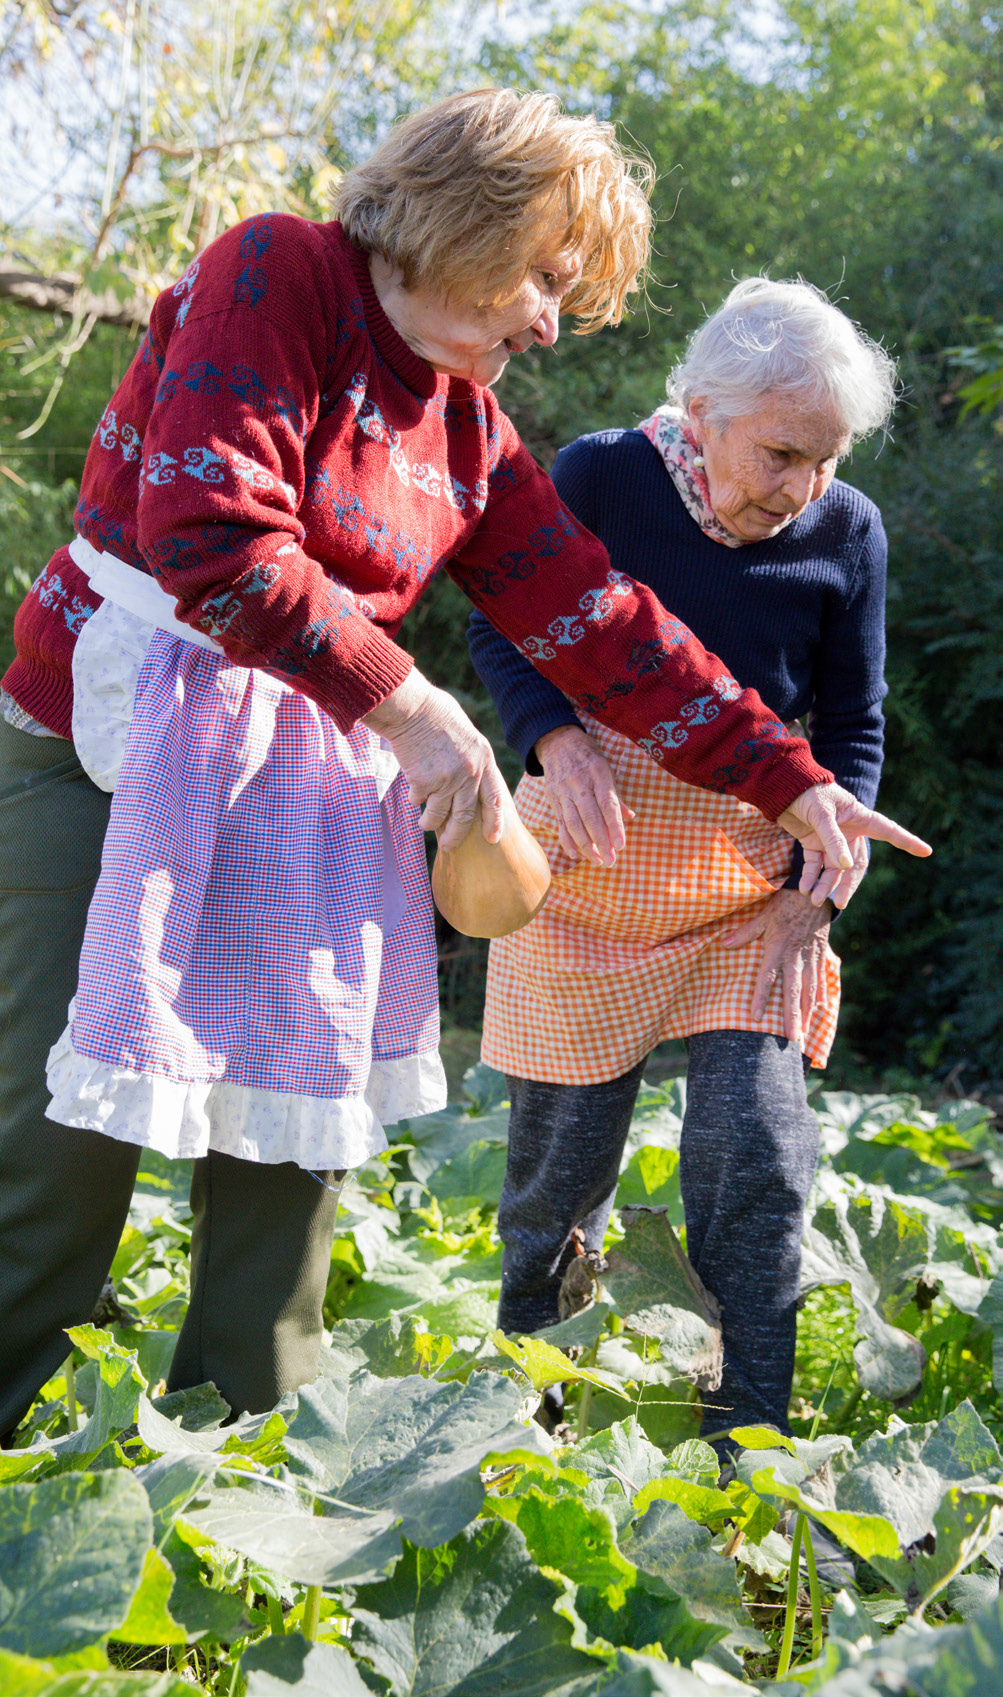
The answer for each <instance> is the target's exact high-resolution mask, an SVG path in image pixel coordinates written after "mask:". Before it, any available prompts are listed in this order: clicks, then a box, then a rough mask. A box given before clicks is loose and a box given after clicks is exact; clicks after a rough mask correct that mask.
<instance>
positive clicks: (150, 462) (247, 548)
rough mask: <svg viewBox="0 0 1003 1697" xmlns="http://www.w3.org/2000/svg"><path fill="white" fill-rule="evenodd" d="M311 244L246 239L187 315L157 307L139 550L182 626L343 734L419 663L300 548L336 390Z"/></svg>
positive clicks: (203, 263) (247, 233)
mask: <svg viewBox="0 0 1003 1697" xmlns="http://www.w3.org/2000/svg"><path fill="white" fill-rule="evenodd" d="M308 243H309V237H308V235H306V234H303V233H302V232H301V230H300V223H299V220H292V219H283V218H278V219H275V220H265V219H260V220H256V221H253V222H251V223H250V224H246V225H241V226H238V227H237V228H236V229H235V230H233V231H231V232H229V233H228V235H227V236H225V237H223V238H221V239H220V241H218V242H216V243H214V244H213V245H212V247H210V248H209V249H207V250H206V253H205V254H204V255H202V256H201V259H200V262H199V266H198V268H197V275H194V270H195V268H190V269H189V272H188V273H186V278H185V279H182V283H181V284H179V285H178V286H177V288H176V289H175V290H174V291H173V293H174V295H177V294H178V290H179V289H182V287H183V286H185V287H186V288H187V293H186V295H185V298H184V301H183V303H182V305H181V308H180V310H178V307H177V302H176V301H175V302H174V303H173V304H172V303H171V301H170V297H164V296H162V297H161V300H160V302H158V307H160V308H161V315H162V316H161V325H160V326H158V325H157V323H156V315H155V321H154V330H155V331H156V330H157V329H158V328H159V329H160V330H161V331H162V335H161V346H162V353H163V362H164V363H163V367H162V370H161V373H160V380H159V384H158V387H157V392H156V400H155V403H154V406H153V409H152V412H151V414H150V418H149V422H148V425H147V428H146V432H145V435H144V440H143V465H144V475H143V479H142V482H141V485H140V496H139V509H138V540H139V547H140V550H141V552H142V554H143V557H144V558H145V560H146V562H147V564H148V565H149V568H150V571H151V572H152V574H153V576H154V577H156V578H157V579H158V581H159V582H160V583H161V584H162V585H163V587H164V588H165V589H166V590H168V592H169V593H170V594H171V595H173V596H174V597H175V598H176V601H177V610H178V617H179V618H181V619H184V620H185V621H186V622H187V623H189V624H191V625H192V626H193V627H194V628H195V629H197V630H201V631H204V632H205V633H206V634H208V635H210V636H213V637H214V638H216V640H217V641H218V642H219V643H220V644H221V646H222V648H223V650H224V652H225V653H226V654H227V656H228V657H229V658H230V659H231V660H233V661H234V662H236V663H237V664H239V665H243V666H259V667H263V668H267V669H268V670H270V671H272V672H274V673H275V674H277V675H278V676H279V677H281V678H283V679H285V680H287V681H288V682H290V683H292V684H293V685H294V686H295V688H297V689H298V690H300V691H301V692H302V693H303V694H305V695H308V696H311V697H312V698H313V699H314V700H315V701H317V702H318V703H319V705H320V706H321V707H323V708H324V709H325V710H326V712H328V713H329V714H330V715H331V717H332V718H333V719H334V721H335V723H336V724H337V725H338V726H339V728H340V729H341V730H343V731H344V730H348V729H349V727H350V726H351V725H353V724H354V723H355V722H356V720H357V719H359V718H360V717H361V715H362V714H363V713H366V712H368V711H369V709H370V708H372V707H374V706H375V705H376V704H377V702H379V701H382V700H383V699H384V697H385V696H387V695H388V694H390V692H391V691H392V690H394V689H395V688H396V687H397V685H398V684H400V683H401V682H402V681H403V679H404V678H405V677H406V676H407V674H408V672H409V671H410V669H411V666H412V661H411V659H410V657H409V656H408V655H407V654H406V653H405V652H404V651H403V649H401V648H399V647H398V646H397V645H396V644H395V643H394V642H392V641H391V640H390V638H389V637H387V636H386V634H385V633H384V632H383V631H381V630H380V629H379V628H378V627H377V626H376V625H374V624H373V623H372V622H371V621H370V620H369V619H367V618H366V617H365V616H364V615H363V614H362V613H361V612H360V611H359V610H358V608H357V607H356V605H355V603H354V600H353V598H352V596H351V594H350V593H349V592H348V591H347V590H345V589H344V588H343V587H342V586H341V585H339V584H338V583H336V582H334V581H333V580H332V579H331V578H329V577H328V576H327V574H326V573H325V572H324V570H323V567H322V566H321V565H320V563H319V561H317V560H314V559H312V558H311V556H310V555H309V554H308V553H307V552H306V551H305V550H304V548H303V546H302V544H303V540H304V534H305V533H304V530H303V527H302V525H301V524H300V522H299V519H298V517H297V510H298V508H299V504H300V502H301V500H302V498H303V490H304V482H305V455H306V449H307V445H308V443H309V439H310V433H311V431H312V429H313V428H314V426H315V425H316V422H317V418H318V415H319V409H320V405H321V400H322V390H323V388H324V380H325V373H326V375H327V381H328V383H331V382H332V374H333V380H335V381H336V380H337V379H338V372H337V367H336V362H334V361H333V360H332V361H330V363H329V352H330V350H329V347H328V337H329V335H330V334H331V316H332V315H331V310H330V300H329V298H326V297H325V296H324V294H323V291H322V288H321V283H320V278H319V274H318V271H317V269H316V268H317V266H318V264H319V261H318V260H317V258H316V256H315V255H314V254H313V253H312V252H311V251H310V249H309V245H308ZM161 303H165V304H164V305H163V306H162V305H161ZM172 315H173V316H172ZM332 339H333V337H332ZM235 361H236V362H237V363H236V364H235V363H234V362H235ZM222 366H225V367H226V371H228V372H229V373H230V375H229V376H227V375H226V374H225V372H224V370H223V369H221V367H222Z"/></svg>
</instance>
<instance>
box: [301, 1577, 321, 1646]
mask: <svg viewBox="0 0 1003 1697" xmlns="http://www.w3.org/2000/svg"><path fill="white" fill-rule="evenodd" d="M320 1598H321V1588H320V1586H319V1585H308V1586H307V1588H306V1596H305V1597H304V1599H303V1627H302V1632H303V1636H304V1638H306V1639H307V1640H310V1639H312V1638H316V1636H317V1628H318V1627H319V1626H320Z"/></svg>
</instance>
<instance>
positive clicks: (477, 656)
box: [467, 441, 594, 778]
mask: <svg viewBox="0 0 1003 1697" xmlns="http://www.w3.org/2000/svg"><path fill="white" fill-rule="evenodd" d="M590 459H591V450H590V447H589V444H588V443H587V442H585V441H578V442H572V443H571V444H570V446H569V447H567V448H562V449H561V452H560V453H559V454H558V456H557V458H556V460H555V461H554V468H553V471H552V472H551V474H550V475H551V479H552V481H553V484H554V488H555V489H556V490H557V493H558V494H559V495H560V497H561V499H562V500H563V501H564V503H565V505H566V506H568V507H570V509H571V511H572V512H573V513H574V515H575V517H576V518H577V519H580V520H581V522H582V524H584V525H587V526H591V527H592V528H593V529H594V519H593V515H592V511H591V507H592V503H591V501H590V500H589V490H590V479H589V462H590ZM467 645H468V647H469V649H470V658H471V660H472V661H473V664H474V669H475V671H476V672H477V675H478V677H479V678H480V680H481V682H482V683H483V684H484V685H485V687H486V689H487V690H488V691H489V693H490V695H491V699H492V700H493V702H494V704H495V706H496V708H497V709H498V716H499V718H500V719H501V722H502V728H503V730H504V732H505V740H506V742H507V743H508V745H509V747H510V748H514V749H515V751H516V753H517V754H518V755H519V756H520V758H521V759H522V762H523V764H524V766H525V768H526V770H527V772H529V774H530V775H531V776H532V777H534V778H537V777H539V776H540V774H541V772H542V770H543V768H542V767H541V765H540V762H539V760H538V759H537V756H536V752H535V748H536V744H537V742H538V741H539V739H540V737H542V736H545V735H546V733H547V731H552V730H555V729H556V727H557V726H558V725H577V724H578V722H579V721H578V715H577V714H576V712H575V710H574V708H573V707H572V705H571V702H570V701H569V700H568V698H567V696H566V695H565V694H564V693H563V691H562V690H559V689H558V687H557V685H556V684H554V683H551V682H550V680H549V678H545V677H543V675H542V674H541V673H540V672H538V671H537V670H536V668H535V666H534V665H533V664H532V662H531V661H529V660H527V659H526V658H525V657H524V656H523V655H522V654H520V652H519V650H518V648H516V646H515V644H514V643H512V642H509V640H508V637H506V636H502V634H501V632H500V631H497V630H495V628H494V626H493V625H492V624H490V623H489V622H488V620H487V619H486V618H485V616H484V614H483V613H482V612H480V611H478V610H476V609H475V611H474V612H473V613H471V615H470V623H469V625H468V626H467Z"/></svg>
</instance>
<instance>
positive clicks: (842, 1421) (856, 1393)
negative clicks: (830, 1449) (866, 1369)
mask: <svg viewBox="0 0 1003 1697" xmlns="http://www.w3.org/2000/svg"><path fill="white" fill-rule="evenodd" d="M863 1394H864V1387H863V1385H854V1387H853V1390H852V1391H851V1392H850V1394H849V1396H848V1397H847V1399H846V1401H845V1402H844V1404H843V1406H842V1408H841V1409H840V1411H839V1413H838V1414H834V1415H833V1417H832V1430H833V1431H834V1432H845V1431H846V1427H847V1423H848V1421H849V1420H850V1418H851V1416H852V1415H854V1414H856V1412H857V1404H858V1403H859V1402H860V1401H861V1399H862V1397H863Z"/></svg>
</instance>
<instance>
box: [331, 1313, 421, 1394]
mask: <svg viewBox="0 0 1003 1697" xmlns="http://www.w3.org/2000/svg"><path fill="white" fill-rule="evenodd" d="M451 1349H452V1343H451V1340H450V1339H448V1338H443V1337H441V1336H440V1335H438V1334H435V1333H432V1332H430V1331H429V1329H428V1327H427V1326H426V1324H425V1321H424V1318H423V1317H422V1316H421V1315H420V1314H388V1315H387V1317H386V1319H384V1320H339V1321H337V1322H336V1323H335V1325H334V1326H332V1328H331V1341H330V1347H328V1348H325V1349H322V1350H321V1358H320V1362H319V1365H318V1369H317V1374H318V1377H319V1378H323V1379H345V1380H347V1379H350V1378H351V1376H352V1374H353V1373H354V1372H355V1371H356V1369H357V1368H359V1367H368V1369H369V1371H370V1372H371V1373H378V1374H379V1375H380V1377H381V1378H384V1379H406V1378H408V1377H409V1375H410V1374H412V1373H420V1372H422V1371H425V1372H427V1371H428V1370H429V1369H431V1370H432V1371H433V1372H434V1370H435V1368H436V1367H437V1366H438V1365H439V1364H440V1363H441V1361H442V1360H444V1359H445V1358H446V1356H447V1355H448V1354H449V1353H450V1351H451Z"/></svg>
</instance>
